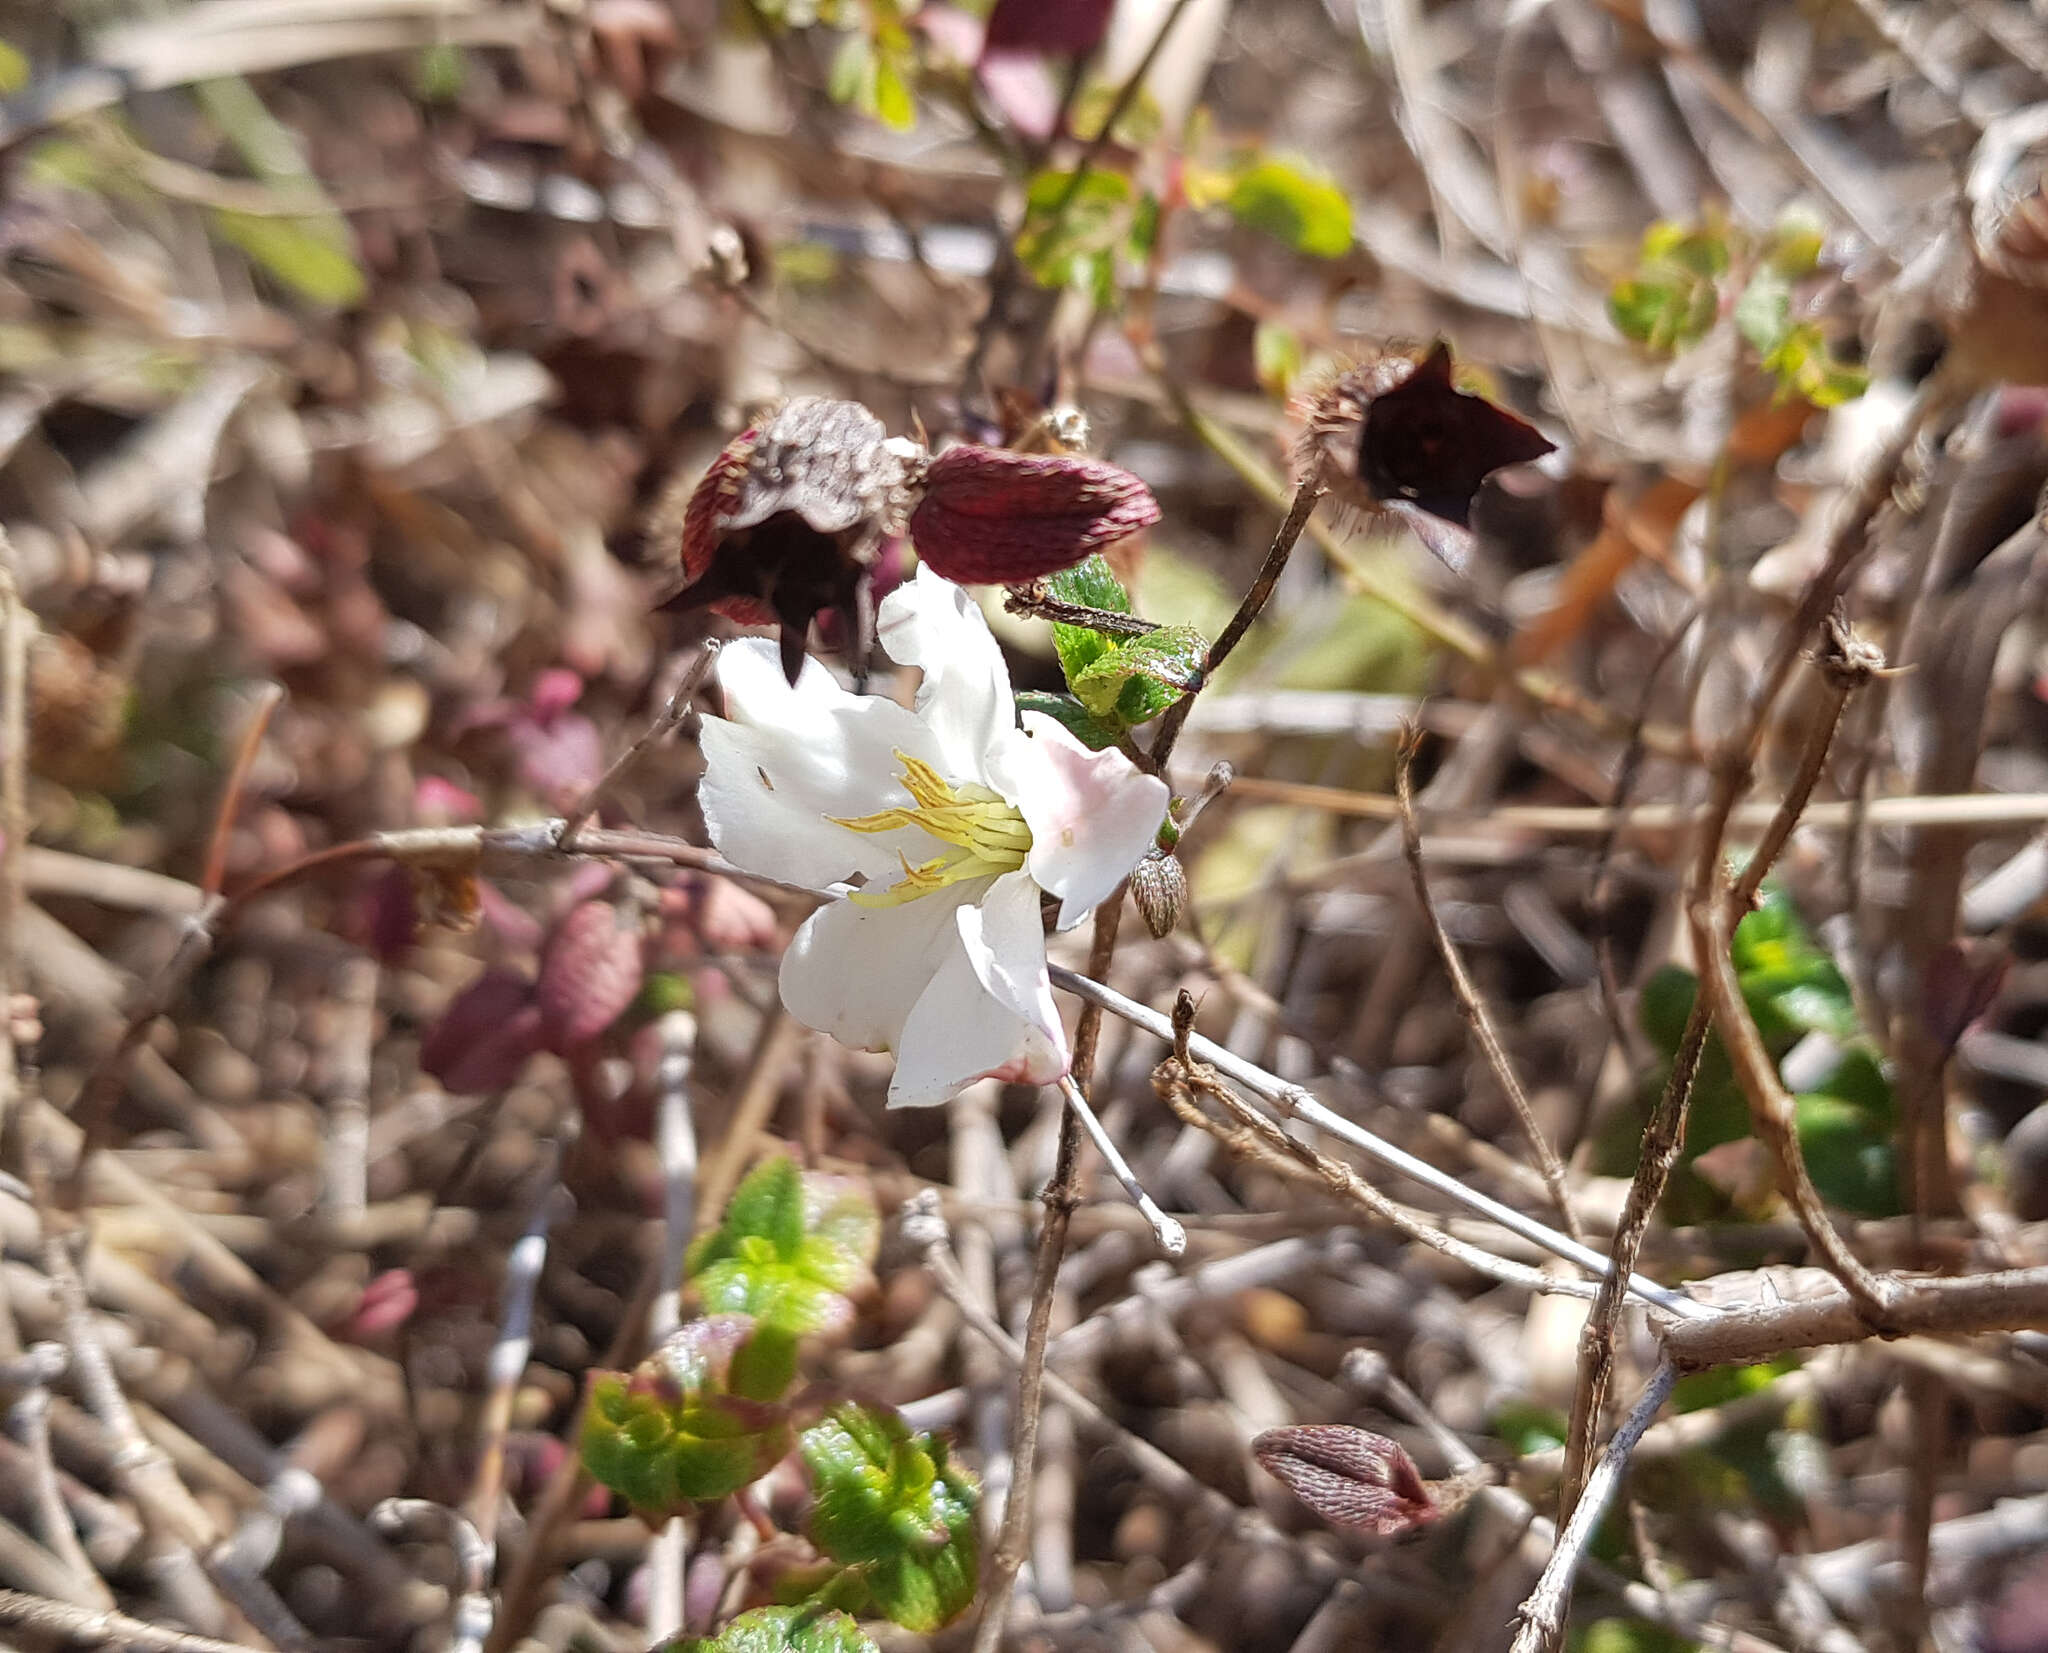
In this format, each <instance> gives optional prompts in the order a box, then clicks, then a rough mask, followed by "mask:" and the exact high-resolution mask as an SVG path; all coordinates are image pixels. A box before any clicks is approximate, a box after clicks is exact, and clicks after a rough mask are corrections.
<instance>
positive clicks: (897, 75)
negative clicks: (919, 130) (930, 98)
mask: <svg viewBox="0 0 2048 1653" xmlns="http://www.w3.org/2000/svg"><path fill="white" fill-rule="evenodd" d="M903 71H904V60H903V58H902V57H901V56H900V55H899V54H897V53H895V52H880V53H877V54H876V57H875V77H874V82H873V85H872V87H871V88H870V91H871V96H870V97H869V99H868V101H867V102H866V103H865V104H864V105H863V107H864V108H865V109H866V111H867V113H869V114H870V115H873V116H874V117H875V119H876V120H878V121H880V122H881V123H882V124H883V125H884V126H886V127H888V128H890V129H891V130H892V131H896V132H908V131H909V130H910V129H911V128H912V127H914V126H916V125H917V100H916V98H914V97H913V96H911V92H910V81H909V79H908V77H907V76H906V75H905V74H904V72H903Z"/></svg>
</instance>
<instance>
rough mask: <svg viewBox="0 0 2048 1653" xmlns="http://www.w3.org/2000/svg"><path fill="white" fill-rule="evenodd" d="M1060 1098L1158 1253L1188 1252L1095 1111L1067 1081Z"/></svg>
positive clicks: (1183, 1233) (1184, 1237)
mask: <svg viewBox="0 0 2048 1653" xmlns="http://www.w3.org/2000/svg"><path fill="white" fill-rule="evenodd" d="M1060 1095H1062V1096H1064V1097H1065V1098H1066V1099H1067V1106H1068V1107H1069V1108H1071V1109H1072V1110H1073V1111H1074V1113H1076V1114H1077V1115H1079V1116H1080V1120H1081V1128H1082V1129H1083V1130H1085V1131H1086V1132H1087V1133H1088V1139H1089V1141H1091V1142H1093V1143H1094V1144H1095V1151H1096V1152H1097V1153H1099V1154H1100V1155H1102V1157H1103V1159H1104V1161H1106V1162H1107V1164H1108V1166H1109V1173H1110V1175H1111V1176H1113V1177H1115V1178H1116V1180H1117V1181H1118V1182H1120V1183H1121V1184H1123V1190H1124V1192H1125V1193H1126V1194H1128V1195H1130V1197H1131V1204H1133V1205H1135V1206H1136V1207H1137V1208H1138V1212H1139V1214H1140V1215H1141V1216H1142V1217H1144V1219H1145V1222H1146V1225H1147V1226H1148V1227H1149V1228H1150V1229H1151V1230H1152V1237H1153V1238H1154V1239H1156V1240H1157V1241H1158V1242H1159V1249H1160V1250H1161V1251H1164V1252H1165V1253H1166V1254H1167V1255H1168V1256H1169V1257H1178V1256H1179V1255H1180V1254H1181V1253H1182V1252H1183V1251H1185V1250H1187V1248H1188V1231H1187V1230H1186V1229H1184V1228H1182V1227H1181V1225H1180V1224H1179V1223H1177V1222H1175V1221H1174V1220H1173V1219H1172V1218H1171V1217H1169V1216H1168V1215H1167V1214H1166V1213H1165V1212H1164V1211H1162V1210H1160V1209H1159V1206H1158V1203H1157V1202H1156V1201H1155V1200H1154V1199H1153V1198H1152V1196H1151V1195H1150V1194H1148V1193H1146V1192H1145V1185H1144V1184H1143V1183H1141V1182H1140V1181H1138V1176H1137V1173H1136V1172H1135V1171H1133V1170H1132V1169H1131V1164H1130V1161H1129V1160H1127V1159H1125V1158H1124V1156H1123V1150H1122V1149H1120V1148H1119V1147H1117V1145H1116V1144H1115V1142H1113V1141H1111V1140H1110V1135H1109V1133H1108V1132H1107V1131H1105V1130H1104V1129H1103V1128H1102V1121H1101V1120H1100V1119H1098V1118H1096V1117H1095V1110H1094V1109H1093V1108H1092V1107H1090V1106H1089V1104H1088V1098H1087V1097H1085V1096H1083V1095H1082V1094H1081V1089H1080V1087H1079V1086H1078V1085H1076V1084H1075V1083H1074V1081H1073V1080H1072V1079H1071V1078H1068V1079H1062V1080H1061V1081H1060Z"/></svg>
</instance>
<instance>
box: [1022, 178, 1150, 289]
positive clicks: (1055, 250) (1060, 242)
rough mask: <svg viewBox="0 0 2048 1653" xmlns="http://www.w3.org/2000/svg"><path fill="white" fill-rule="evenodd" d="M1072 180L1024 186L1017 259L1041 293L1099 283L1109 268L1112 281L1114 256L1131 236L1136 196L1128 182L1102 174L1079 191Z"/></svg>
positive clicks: (1038, 180) (1039, 181)
mask: <svg viewBox="0 0 2048 1653" xmlns="http://www.w3.org/2000/svg"><path fill="white" fill-rule="evenodd" d="M1072 177H1073V174H1072V173H1069V172H1062V171H1056V170H1048V171H1044V172H1040V173H1038V174H1036V175H1035V176H1034V177H1033V178H1032V180H1031V182H1030V183H1029V184H1028V185H1026V186H1025V192H1024V208H1025V210H1024V227H1023V228H1022V229H1021V230H1019V231H1018V234H1017V257H1018V258H1019V260H1020V261H1021V262H1022V263H1023V265H1024V268H1025V269H1026V270H1028V271H1030V273H1031V278H1032V279H1033V280H1034V281H1036V282H1037V283H1038V284H1039V285H1040V286H1041V287H1075V286H1084V285H1087V284H1089V283H1090V282H1093V281H1099V280H1100V279H1101V272H1102V270H1103V269H1104V268H1107V269H1108V270H1109V271H1110V273H1111V274H1112V275H1113V274H1114V268H1115V264H1114V256H1113V254H1114V250H1115V248H1116V247H1117V246H1118V244H1119V243H1121V242H1122V241H1123V239H1124V237H1125V236H1126V235H1128V234H1129V233H1130V229H1131V225H1132V214H1133V212H1134V210H1135V204H1136V192H1135V190H1134V189H1133V188H1132V185H1131V180H1130V179H1129V178H1127V177H1125V176H1124V175H1123V174H1122V173H1121V172H1105V171H1102V170H1101V169H1099V168H1093V169H1090V171H1089V172H1088V173H1087V175H1086V176H1085V177H1083V178H1082V180H1081V182H1080V184H1079V185H1078V186H1074V185H1073V184H1072V182H1071V180H1072ZM1070 188H1071V189H1072V191H1073V193H1072V197H1071V199H1069V197H1068V191H1069V189H1070ZM1063 202H1064V203H1065V205H1064V207H1063V208H1062V203H1063Z"/></svg>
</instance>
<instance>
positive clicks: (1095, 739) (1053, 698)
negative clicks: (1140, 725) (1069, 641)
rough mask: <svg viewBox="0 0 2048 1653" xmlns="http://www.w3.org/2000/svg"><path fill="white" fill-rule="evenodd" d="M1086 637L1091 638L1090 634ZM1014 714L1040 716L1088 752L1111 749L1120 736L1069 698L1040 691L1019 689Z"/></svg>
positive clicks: (1108, 725) (1107, 724) (1111, 726)
mask: <svg viewBox="0 0 2048 1653" xmlns="http://www.w3.org/2000/svg"><path fill="white" fill-rule="evenodd" d="M1090 635H1091V636H1093V635H1094V634H1093V633H1092V632H1091V633H1090ZM1017 710H1018V711H1020V712H1043V713H1044V714H1045V715H1046V716H1047V717H1049V718H1051V719H1052V720H1053V721H1054V722H1056V723H1058V724H1060V725H1061V726H1062V727H1063V728H1065V730H1066V731H1067V733H1068V734H1070V735H1072V736H1073V737H1074V738H1075V739H1076V740H1078V741H1079V742H1080V743H1081V744H1082V745H1083V746H1085V747H1087V748H1088V750H1089V751H1091V752H1100V751H1101V750H1102V749H1103V748H1104V747H1106V746H1114V745H1115V744H1116V743H1117V739H1118V737H1119V736H1120V735H1121V734H1122V733H1123V731H1122V730H1121V729H1119V728H1118V727H1117V726H1116V725H1115V724H1113V723H1105V722H1104V721H1103V720H1102V719H1100V718H1098V717H1097V716H1096V715H1095V714H1094V713H1093V712H1091V711H1089V710H1088V708H1087V707H1086V706H1083V705H1082V704H1081V703H1080V701H1078V700H1076V699H1075V698H1074V697H1073V696H1072V695H1066V694H1047V693H1046V692H1045V691H1044V690H1043V689H1020V690H1018V691H1017Z"/></svg>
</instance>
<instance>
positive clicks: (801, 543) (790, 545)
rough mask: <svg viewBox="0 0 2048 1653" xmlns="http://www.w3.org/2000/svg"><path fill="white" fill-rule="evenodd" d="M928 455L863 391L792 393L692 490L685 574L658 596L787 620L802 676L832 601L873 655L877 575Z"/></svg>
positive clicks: (765, 621)
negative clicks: (808, 648) (894, 436)
mask: <svg viewBox="0 0 2048 1653" xmlns="http://www.w3.org/2000/svg"><path fill="white" fill-rule="evenodd" d="M917 457H918V451H917V448H916V445H915V444H914V443H908V442H903V441H891V440H890V439H889V436H888V432H887V431H886V430H885V429H884V428H883V425H882V422H881V420H879V419H877V418H876V417H875V416H874V415H873V414H872V413H870V412H869V411H868V410H867V409H866V408H864V407H862V406H861V405H860V404H859V403H858V402H842V401H835V400H833V399H831V398H829V397H822V396H803V397H799V398H797V399H796V400H795V401H792V402H788V403H785V404H784V405H783V406H782V407H781V408H780V409H778V410H777V411H776V412H775V414H774V415H773V416H771V417H770V418H768V419H766V420H764V421H763V422H762V423H761V424H759V425H757V426H755V427H754V428H753V429H751V430H748V431H743V432H742V433H741V434H740V435H738V436H736V437H735V438H733V440H732V441H731V442H729V443H728V444H727V445H726V447H725V449H724V451H723V452H721V453H720V454H719V456H718V458H717V459H715V460H714V461H713V462H712V465H711V468H710V470H708V471H706V472H705V473H704V477H703V479H702V480H701V481H699V482H698V484H697V486H696V488H695V489H694V490H693V491H692V492H691V494H690V497H689V502H688V504H687V505H685V506H684V508H683V513H682V523H681V532H680V542H681V543H680V551H681V556H682V570H681V574H680V578H679V579H678V581H677V583H676V585H675V586H674V587H673V588H672V589H671V590H670V591H669V592H668V593H667V594H666V595H665V596H663V597H662V598H660V599H659V600H658V603H657V606H659V607H662V608H672V609H693V608H709V609H712V610H713V611H715V612H716V613H719V614H723V615H725V616H727V617H728V618H730V619H733V620H737V621H738V622H739V623H740V624H742V625H774V626H779V627H780V628H781V631H782V667H783V671H784V673H785V674H786V675H787V676H788V678H789V680H790V681H791V682H792V683H794V682H795V681H796V678H797V673H798V672H799V671H800V670H802V668H803V656H804V642H805V639H806V638H807V637H808V635H809V633H810V627H811V621H812V619H813V618H814V617H815V616H816V615H817V614H818V612H819V611H820V610H837V611H839V612H841V613H843V614H845V615H846V616H847V617H848V621H849V629H848V635H849V636H850V637H852V638H853V639H854V649H855V658H856V659H857V660H860V659H864V658H865V655H866V652H867V644H868V641H869V638H870V637H871V635H872V633H873V629H874V627H873V622H872V604H871V603H870V601H869V598H868V593H867V588H866V580H867V575H868V572H869V570H870V569H871V568H872V566H873V564H874V561H875V557H876V555H877V553H878V552H879V550H880V547H881V544H882V541H883V540H884V538H886V537H887V536H888V535H889V534H891V533H893V532H896V531H898V530H900V529H901V527H902V525H903V517H904V513H905V511H906V510H907V508H908V505H909V494H908V491H907V490H908V485H909V482H910V480H911V471H912V467H913V462H914V461H915V459H916V458H917ZM658 515H659V513H658ZM671 520H673V519H671Z"/></svg>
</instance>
